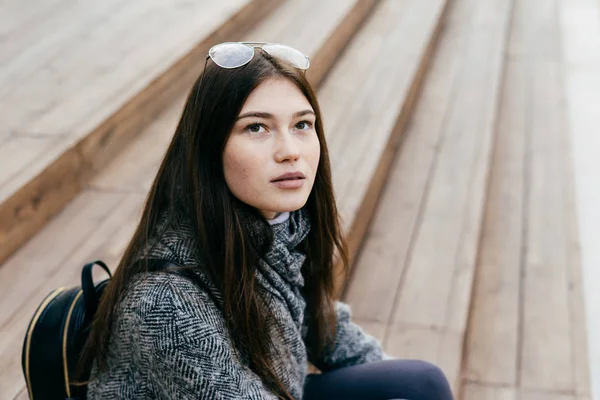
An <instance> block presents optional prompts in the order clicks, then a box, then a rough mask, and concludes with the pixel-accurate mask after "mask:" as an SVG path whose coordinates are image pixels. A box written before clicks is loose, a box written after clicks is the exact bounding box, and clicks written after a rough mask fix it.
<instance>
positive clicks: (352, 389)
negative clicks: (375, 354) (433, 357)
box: [304, 360, 453, 400]
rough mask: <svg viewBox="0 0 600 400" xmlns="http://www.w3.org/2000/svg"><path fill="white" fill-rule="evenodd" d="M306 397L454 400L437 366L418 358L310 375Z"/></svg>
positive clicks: (310, 398)
mask: <svg viewBox="0 0 600 400" xmlns="http://www.w3.org/2000/svg"><path fill="white" fill-rule="evenodd" d="M304 399H306V400H320V399H327V400H338V399H339V400H389V399H407V400H452V399H453V397H452V392H451V390H450V385H449V384H448V380H447V379H446V377H445V375H444V373H443V372H442V371H441V370H440V369H439V368H438V367H436V366H434V365H432V364H429V363H426V362H424V361H417V360H385V361H379V362H374V363H369V364H361V365H356V366H353V367H346V368H339V369H336V370H333V371H329V372H326V373H323V374H310V375H308V377H307V378H306V383H305V385H304Z"/></svg>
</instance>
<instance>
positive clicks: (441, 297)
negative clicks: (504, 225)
mask: <svg viewBox="0 0 600 400" xmlns="http://www.w3.org/2000/svg"><path fill="white" fill-rule="evenodd" d="M510 3H511V2H510V1H499V2H495V3H494V4H490V3H485V4H484V3H478V4H477V8H476V10H475V14H474V20H473V22H472V24H473V26H474V27H475V29H474V30H473V32H472V36H471V39H470V40H471V41H470V43H469V46H468V49H467V53H466V54H465V56H464V57H465V59H466V62H465V68H464V69H463V71H462V77H461V87H460V90H458V91H457V92H456V94H455V101H454V104H453V108H452V110H451V112H450V114H449V116H448V119H447V121H446V124H445V128H444V129H445V131H444V136H445V139H444V142H443V145H442V146H441V147H440V149H439V155H438V160H437V164H436V169H435V171H434V173H433V178H432V181H431V185H430V187H429V193H428V197H427V200H426V203H425V204H426V205H425V208H424V210H423V219H422V221H421V224H420V228H419V231H418V236H417V238H416V241H415V244H414V247H413V251H412V253H411V255H410V257H411V258H410V262H409V265H408V269H407V275H406V278H405V281H404V284H403V287H402V290H401V292H400V294H399V296H398V298H397V301H396V308H395V311H394V316H393V321H398V322H403V323H406V324H417V325H420V326H423V325H424V326H437V327H443V326H444V325H448V326H452V327H459V328H460V327H461V326H462V329H464V324H466V313H467V310H468V299H469V295H470V287H471V285H472V280H471V277H472V273H473V269H474V263H475V255H476V251H477V244H478V230H477V229H478V226H480V225H479V222H480V218H481V214H482V212H481V208H482V205H483V201H484V195H485V193H486V185H485V183H486V179H485V178H486V177H487V171H488V166H487V163H488V162H489V161H488V159H487V157H488V155H489V150H490V147H491V146H490V141H491V137H492V132H493V128H494V118H495V112H496V108H497V97H498V96H497V90H498V86H499V82H500V79H501V69H500V68H501V66H502V60H503V58H502V51H503V49H504V42H505V36H506V35H505V34H506V29H507V23H508V15H509V11H510ZM485 23H489V24H488V25H487V26H486V27H485V28H483V26H484V25H485ZM477 27H479V29H477ZM465 269H466V270H465ZM455 287H456V288H457V290H456V291H455V292H453V290H454V289H453V288H455ZM465 289H467V290H465ZM459 292H460V293H459ZM414 304H419V305H420V306H419V307H414Z"/></svg>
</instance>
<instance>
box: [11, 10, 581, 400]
mask: <svg viewBox="0 0 600 400" xmlns="http://www.w3.org/2000/svg"><path fill="white" fill-rule="evenodd" d="M557 1H558V0H556V1H551V2H550V3H552V4H554V3H557ZM36 2H39V3H40V4H39V5H37V7H33V6H32V5H30V4H25V3H23V2H18V1H17V0H9V1H7V2H5V3H4V4H3V5H2V6H0V9H2V8H4V10H5V12H2V13H0V40H2V39H5V38H11V40H5V41H4V42H1V41H0V43H1V46H2V51H1V52H0V65H2V67H0V120H2V121H3V122H2V124H1V127H0V129H1V130H0V160H2V161H1V163H2V164H1V165H2V168H1V169H0V264H1V265H0V398H2V399H24V398H27V390H26V389H25V382H24V380H23V377H22V373H21V369H20V358H21V346H22V342H23V338H24V334H25V329H26V326H27V323H28V322H29V320H30V318H31V316H32V314H33V312H34V310H35V308H36V307H37V306H38V304H39V303H40V301H41V299H42V298H43V297H44V296H45V295H46V294H47V293H48V292H49V291H50V290H52V289H54V288H56V287H59V286H70V285H76V284H78V280H79V275H80V269H81V266H82V265H83V263H85V262H87V261H90V260H94V259H98V258H100V259H103V260H105V261H106V262H107V263H108V265H109V266H113V267H114V266H116V265H117V263H118V260H119V258H120V256H121V254H122V252H123V251H124V249H125V247H126V245H127V243H128V240H129V238H130V237H131V235H132V233H133V231H134V229H135V227H136V224H137V223H138V221H139V217H140V208H141V206H142V203H143V201H144V198H145V195H146V193H147V191H148V189H149V187H150V184H151V182H152V180H153V178H154V176H155V174H156V171H157V168H158V164H159V162H160V160H161V158H162V156H163V154H164V151H165V150H166V147H167V145H168V143H169V141H170V139H171V137H172V135H173V133H174V130H175V126H176V124H177V122H178V118H179V116H180V114H181V110H182V107H183V103H184V101H185V97H186V95H187V92H188V90H189V87H190V86H191V84H192V82H193V81H194V80H195V78H196V77H197V76H198V74H199V73H200V71H201V69H202V66H203V65H204V58H205V56H206V53H207V51H208V49H209V48H210V46H212V45H214V44H216V43H219V42H223V41H237V40H249V41H256V40H260V41H271V42H280V43H285V44H287V45H290V46H292V47H295V48H297V49H299V50H301V51H302V52H304V53H305V54H307V55H308V56H309V57H310V58H311V67H310V69H309V70H308V72H307V76H308V78H309V80H310V82H311V83H312V84H313V86H314V87H315V88H316V89H317V93H318V97H319V101H320V105H321V110H322V112H323V117H324V124H325V132H326V138H327V144H328V148H329V154H330V158H331V162H332V175H333V180H334V187H335V193H336V198H337V202H338V208H339V210H340V212H341V214H342V217H343V221H344V230H345V232H346V236H347V240H348V243H349V247H350V255H351V260H352V261H353V272H352V275H351V277H350V279H348V280H347V281H342V280H339V282H338V287H339V292H340V293H343V297H344V300H345V301H347V302H349V303H350V304H351V306H352V309H353V312H354V319H355V321H356V322H358V323H359V324H360V325H361V326H363V327H364V328H365V329H366V330H367V331H368V332H370V333H371V334H373V335H375V336H377V337H378V338H379V339H380V340H382V342H383V344H384V346H385V348H386V351H388V352H389V353H391V354H392V355H395V356H397V357H402V358H421V359H426V360H429V361H432V362H435V363H436V364H438V365H439V366H440V367H442V369H443V370H444V372H445V373H446V374H447V376H448V378H449V379H450V381H451V383H452V386H453V390H454V392H455V393H456V395H457V398H463V399H467V400H471V399H473V400H474V399H477V400H479V399H496V398H503V399H504V398H506V399H517V398H519V399H548V400H550V399H559V398H560V399H563V398H564V399H573V400H575V399H577V400H579V399H591V395H590V393H589V387H590V385H589V381H588V380H587V379H588V378H587V376H588V374H589V372H588V371H587V359H586V354H587V350H586V347H585V319H584V317H583V314H582V313H581V312H580V311H578V310H581V309H582V308H583V307H582V293H581V282H580V281H581V278H580V276H579V263H578V261H577V253H576V251H575V250H574V246H573V243H575V242H576V241H577V235H576V232H575V229H570V230H567V231H566V232H565V231H563V230H562V227H564V226H571V225H570V224H571V222H572V221H573V220H574V216H573V214H574V212H573V210H572V208H573V207H572V204H571V203H572V202H570V200H569V199H570V197H568V195H569V194H570V193H572V188H571V186H570V185H571V184H572V183H571V179H572V177H571V174H570V172H569V168H568V165H569V158H568V156H567V155H566V154H565V153H564V152H561V151H560V150H561V149H562V148H564V146H565V145H568V138H567V137H566V135H565V133H564V131H563V130H561V129H560V127H561V126H563V125H562V124H564V115H563V114H561V110H562V108H561V105H560V98H561V97H560V96H561V92H560V91H561V90H562V89H561V87H560V85H559V79H558V78H559V75H558V74H559V72H560V71H559V70H558V69H557V65H558V61H559V51H558V50H557V49H556V48H555V47H553V46H556V43H557V41H555V39H557V37H556V35H558V34H559V32H558V21H557V20H556V18H557V17H556V15H555V14H556V13H554V14H553V13H552V12H553V10H554V8H553V6H548V2H545V1H543V0H535V1H533V2H531V1H529V2H528V1H527V0H491V1H487V2H482V1H478V0H428V1H423V0H328V1H322V0H318V1H317V0H303V1H283V0H222V1H219V2H214V1H207V0H205V1H198V0H195V1H191V0H173V1H171V2H169V3H168V4H167V3H165V2H161V1H158V0H144V1H142V0H131V1H129V2H127V3H122V2H117V1H115V0H107V1H105V2H100V3H98V4H95V3H94V4H91V5H90V4H89V3H88V4H84V3H83V2H81V1H73V0H45V1H41V0H36ZM530 3H535V5H532V4H530ZM90 7H92V8H91V9H90ZM536 7H537V8H536ZM538 9H541V10H548V11H547V12H546V13H542V16H541V17H540V16H539V13H538V14H535V11H536V10H538ZM540 32H544V35H540ZM552 35H555V36H552ZM13 38H14V39H13ZM540 43H541V45H540ZM540 46H541V47H540ZM547 115H552V116H553V117H552V118H550V119H548V118H546V116H547ZM548 135H550V136H548ZM549 166H552V167H551V168H552V169H550V170H548V168H550V167H549ZM548 171H551V172H552V179H551V180H550V181H548V177H547V175H546V174H547V173H548ZM549 182H550V183H549ZM557 213H558V215H559V217H560V219H558V220H557V219H556V218H555V217H556V215H557ZM549 221H550V222H549ZM550 290H551V291H552V292H551V293H552V294H551V296H550V295H549V291H550ZM549 297H550V298H552V299H553V300H552V302H549V301H548V298H549ZM548 332H555V334H554V333H553V334H552V335H549V334H548ZM573 371H576V372H573ZM500 396H505V397H500ZM559 396H563V397H559Z"/></svg>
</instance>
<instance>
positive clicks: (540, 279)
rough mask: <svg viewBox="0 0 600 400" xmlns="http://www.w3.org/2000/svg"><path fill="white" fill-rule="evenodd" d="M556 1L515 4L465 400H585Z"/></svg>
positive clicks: (583, 333) (586, 388) (520, 0)
mask: <svg viewBox="0 0 600 400" xmlns="http://www.w3.org/2000/svg"><path fill="white" fill-rule="evenodd" d="M558 3H559V2H558V1H542V0H533V1H525V0H517V1H516V3H515V12H514V16H513V23H512V32H511V35H510V41H509V53H508V57H507V61H506V66H505V68H506V78H505V84H504V87H503V90H502V98H501V103H500V109H499V122H500V123H499V126H498V133H497V138H496V144H495V148H494V155H493V160H494V162H493V165H492V171H491V176H490V192H489V196H488V200H487V205H486V214H485V220H484V225H483V231H482V238H483V239H482V242H481V244H480V256H479V267H478V273H477V279H476V280H477V287H476V289H475V291H474V294H473V301H472V303H473V308H472V314H471V322H470V328H469V334H468V338H469V339H468V341H467V343H466V347H465V356H466V359H465V363H464V366H465V371H464V385H465V395H464V398H465V399H466V400H475V399H477V400H479V399H488V398H490V399H491V398H494V397H493V395H494V393H495V391H496V388H497V387H504V388H506V389H507V390H510V393H511V397H507V398H512V399H517V398H527V399H529V398H539V399H548V400H550V399H556V398H564V399H571V400H578V399H591V393H590V389H591V388H590V381H589V370H588V357H587V338H586V321H585V317H584V310H585V307H584V304H583V290H582V286H583V282H582V278H581V270H580V267H581V260H580V257H579V251H578V247H579V243H578V242H579V238H578V232H577V227H576V219H575V218H576V217H575V209H574V203H573V198H574V187H573V182H572V180H573V177H572V171H571V163H572V160H571V157H570V147H571V143H570V137H569V131H568V129H566V127H567V120H566V111H567V110H566V107H565V104H564V102H563V99H564V96H565V93H564V89H565V88H564V86H563V82H564V81H563V79H564V78H563V75H562V73H563V72H562V71H563V70H562V66H563V59H562V49H561V46H560V27H561V20H560V13H559V12H558V8H557V7H558ZM539 32H544V35H539ZM563 396H564V397H563Z"/></svg>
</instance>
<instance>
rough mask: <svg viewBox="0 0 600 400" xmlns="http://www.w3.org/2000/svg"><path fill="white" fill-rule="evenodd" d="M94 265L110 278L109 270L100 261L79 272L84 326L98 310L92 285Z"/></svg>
mask: <svg viewBox="0 0 600 400" xmlns="http://www.w3.org/2000/svg"><path fill="white" fill-rule="evenodd" d="M94 265H99V266H100V267H102V269H103V270H104V271H106V273H107V274H108V276H109V277H111V278H112V274H111V273H110V269H108V267H107V266H106V264H105V263H104V262H103V261H101V260H96V261H94V262H91V263H88V264H86V265H84V267H83V270H82V271H81V289H82V291H83V302H84V304H85V325H86V326H87V325H88V324H89V322H91V319H92V317H93V315H94V314H95V313H96V309H98V303H99V299H98V294H97V293H96V287H95V285H94V278H93V276H92V268H93V267H94Z"/></svg>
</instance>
